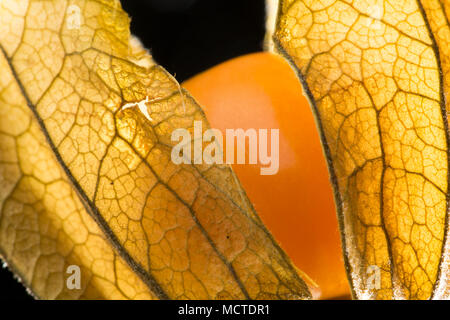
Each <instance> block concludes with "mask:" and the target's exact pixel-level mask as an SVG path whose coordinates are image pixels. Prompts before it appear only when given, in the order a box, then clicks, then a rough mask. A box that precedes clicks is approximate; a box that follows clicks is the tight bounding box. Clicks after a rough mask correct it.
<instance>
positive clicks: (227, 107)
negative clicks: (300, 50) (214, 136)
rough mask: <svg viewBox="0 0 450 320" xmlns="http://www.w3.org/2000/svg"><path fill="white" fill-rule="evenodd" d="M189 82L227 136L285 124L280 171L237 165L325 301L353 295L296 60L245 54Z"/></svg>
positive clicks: (280, 238)
mask: <svg viewBox="0 0 450 320" xmlns="http://www.w3.org/2000/svg"><path fill="white" fill-rule="evenodd" d="M182 86H183V87H184V88H186V89H187V90H188V91H189V92H190V93H191V94H192V95H193V96H194V97H195V99H196V100H197V101H198V102H199V104H200V105H201V106H202V107H203V109H204V111H205V113H206V116H207V118H208V120H209V122H210V124H211V126H212V127H213V128H217V129H219V130H221V131H222V132H223V133H224V136H225V130H226V129H237V128H242V129H244V130H247V129H249V128H255V129H257V130H258V129H280V142H279V143H280V144H279V146H280V151H279V152H280V157H279V158H280V160H279V166H280V167H279V171H278V173H277V174H276V175H272V176H262V175H260V166H259V165H233V169H234V170H235V172H236V174H237V176H238V178H239V180H240V181H241V183H242V185H243V187H244V189H245V190H246V192H247V195H248V197H249V198H250V201H251V202H252V203H253V205H254V207H255V209H256V211H257V212H258V213H259V215H260V217H261V218H262V220H263V222H264V223H265V224H266V226H267V227H268V229H269V230H270V232H271V233H272V235H273V236H274V238H275V239H276V240H277V241H278V243H279V244H280V246H281V247H282V248H283V249H284V250H285V251H286V252H287V254H288V255H289V256H290V258H291V259H292V261H293V262H294V264H295V265H296V266H297V267H298V268H299V269H300V270H302V271H303V272H305V273H306V274H307V275H308V276H309V277H311V278H312V280H314V281H315V282H316V283H317V284H318V285H319V288H320V291H321V296H320V298H322V299H332V298H342V297H348V296H349V295H350V289H349V285H348V281H347V276H346V273H345V268H344V261H343V257H342V250H341V245H340V233H339V229H338V224H337V217H336V211H335V205H334V200H333V192H332V187H331V184H330V182H329V175H328V170H327V166H326V160H325V157H324V155H323V151H322V147H321V144H320V139H319V133H318V130H317V127H316V124H315V120H314V117H313V114H312V111H311V108H310V106H309V102H308V100H307V99H306V98H305V97H304V95H303V93H302V92H303V91H302V86H301V84H300V82H299V80H298V78H297V76H296V75H295V72H294V71H293V70H292V68H291V67H290V66H289V64H288V63H287V62H285V60H284V59H282V58H281V57H278V56H276V55H274V54H271V53H257V54H251V55H246V56H242V57H239V58H236V59H233V60H230V61H228V62H225V63H223V64H220V65H219V66H216V67H214V68H212V69H210V70H208V71H206V72H204V73H201V74H199V75H197V76H195V77H194V78H192V79H190V80H188V81H186V82H185V83H184V84H183V85H182ZM268 136H269V137H270V134H269V135H268ZM269 150H270V149H269Z"/></svg>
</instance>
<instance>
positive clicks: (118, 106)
mask: <svg viewBox="0 0 450 320" xmlns="http://www.w3.org/2000/svg"><path fill="white" fill-rule="evenodd" d="M71 5H76V6H77V7H78V8H80V11H81V13H82V16H81V24H80V27H79V28H75V29H73V28H69V27H68V21H69V20H68V17H67V14H68V8H69V6H71ZM0 17H1V18H2V23H1V24H0V25H1V28H2V30H1V31H7V32H6V33H2V34H6V35H7V36H2V38H0V44H1V47H2V51H3V53H4V55H3V57H2V59H3V63H2V68H1V70H2V72H3V73H8V74H9V80H4V79H2V80H3V81H6V82H5V83H4V85H3V86H2V87H1V88H7V87H11V88H14V89H12V90H13V93H11V94H14V95H15V96H13V97H11V96H9V97H7V98H6V96H4V95H2V96H1V97H2V98H3V100H7V101H14V103H15V104H17V106H18V107H20V108H21V110H22V109H23V111H22V112H23V113H24V115H25V117H26V119H28V120H27V121H28V123H30V126H31V125H32V126H34V127H35V129H34V131H33V138H34V139H36V140H37V141H38V142H39V145H40V146H41V148H42V149H43V150H45V152H42V155H41V156H40V157H43V158H42V160H40V161H36V160H34V159H33V157H27V158H26V159H25V160H24V161H27V162H26V163H27V169H28V170H29V172H28V173H27V174H28V175H30V176H31V178H33V179H35V180H39V181H40V183H41V188H43V189H44V190H47V192H44V191H42V193H39V194H37V195H36V200H35V201H36V202H39V201H41V202H44V204H43V205H42V206H38V205H35V206H36V208H35V207H34V206H33V207H32V209H34V211H33V210H31V209H30V210H31V212H32V213H33V214H34V215H35V216H36V217H40V216H41V215H42V214H41V213H40V212H41V211H42V212H46V215H48V216H50V217H53V215H60V216H61V217H60V218H59V219H60V220H61V223H62V224H63V225H65V224H64V223H65V218H64V217H65V216H66V215H67V213H66V214H64V215H63V212H62V211H59V210H56V209H55V210H53V211H52V210H51V209H52V208H53V207H51V206H49V207H48V206H47V203H46V202H45V201H44V200H43V199H42V197H44V196H48V197H53V198H55V197H57V196H58V195H59V193H58V191H59V189H58V188H56V189H55V188H53V189H52V191H50V190H49V189H48V188H49V184H50V183H51V182H53V181H54V180H51V178H50V177H47V175H50V173H52V172H54V174H56V172H58V176H57V178H54V179H56V181H61V184H64V185H65V186H66V187H67V186H69V185H71V186H72V187H71V188H69V191H70V192H69V191H68V192H69V194H68V195H66V197H68V198H70V201H71V203H74V204H76V205H77V206H76V208H77V209H78V211H77V212H79V213H78V216H82V219H81V220H80V221H79V222H78V223H75V222H73V223H72V229H70V228H68V229H67V230H66V229H61V228H60V229H57V228H56V227H55V228H56V230H57V232H58V234H59V235H60V236H61V237H64V236H66V237H74V238H76V240H77V241H78V242H79V243H80V246H82V247H83V248H84V249H85V250H88V251H89V252H90V254H91V255H92V259H94V260H102V261H103V254H104V253H103V251H107V250H110V251H111V250H112V248H113V249H114V250H113V251H111V254H114V252H117V255H118V256H116V255H114V259H115V261H119V260H120V262H121V263H122V264H123V263H124V262H126V264H127V266H125V265H121V268H122V269H119V268H118V267H116V265H119V263H118V262H116V263H115V264H114V268H112V267H111V266H110V265H106V264H105V265H104V266H103V267H102V268H100V270H98V269H97V268H96V269H95V272H94V270H92V269H89V271H90V272H92V273H93V277H94V276H97V273H100V272H101V274H102V275H103V273H107V274H108V275H110V276H111V277H112V279H113V280H114V281H110V283H111V286H114V287H115V288H116V289H117V287H118V286H117V285H116V284H117V282H118V281H119V280H118V279H119V278H120V279H123V278H125V279H128V278H130V279H131V280H130V282H129V283H128V286H127V290H128V291H125V289H124V288H122V287H124V285H123V286H122V287H121V288H120V292H125V293H126V294H125V295H124V297H128V298H134V297H141V296H139V294H141V291H140V288H141V286H142V285H145V286H146V287H147V291H144V292H145V293H146V294H147V295H148V296H149V297H155V298H161V299H166V298H170V299H230V298H233V299H302V298H309V297H310V295H309V292H308V289H307V287H306V285H305V283H304V282H303V280H302V279H301V278H300V277H299V276H298V274H297V271H296V270H295V268H294V267H293V265H292V263H291V262H290V260H289V258H288V257H287V256H286V254H285V253H284V252H283V251H282V250H281V249H280V248H279V247H278V245H277V244H276V243H275V241H274V240H273V239H272V237H271V236H270V234H269V232H268V231H267V230H266V229H265V227H264V226H263V225H262V224H261V221H260V220H259V218H258V216H257V215H256V213H255V212H254V210H253V208H252V206H251V204H250V203H249V201H248V199H247V198H246V196H245V193H244V191H243V190H242V189H241V187H240V185H239V183H238V182H237V180H236V178H235V176H234V174H233V172H232V171H231V169H230V168H229V167H228V166H210V165H196V166H193V165H181V166H177V165H175V164H173V163H172V162H171V160H170V154H171V150H172V146H173V145H174V142H172V141H171V133H172V131H173V130H175V129H178V128H186V129H188V130H190V131H192V130H193V123H194V121H202V122H203V129H204V130H206V129H207V128H208V124H207V122H206V119H205V117H204V114H203V112H202V111H201V109H200V108H199V107H198V105H197V104H196V103H195V102H194V101H193V100H192V98H190V97H189V96H188V94H187V93H185V92H182V91H181V90H180V89H179V85H178V84H177V83H176V81H175V80H174V79H173V78H172V77H171V76H170V75H169V74H168V73H167V72H166V71H165V70H163V69H162V68H161V67H159V66H157V65H155V64H154V63H153V61H152V60H151V57H150V56H149V55H148V54H147V53H146V52H145V51H144V50H143V49H142V48H141V47H140V46H139V44H138V43H137V42H136V40H134V39H131V40H130V35H129V18H128V16H127V15H126V14H125V13H124V12H123V11H122V10H121V8H120V3H119V2H118V1H94V0H86V1H31V0H30V1H2V2H1V4H0ZM147 97H148V98H149V99H150V101H152V102H151V103H150V104H148V105H147V106H148V111H149V113H150V115H151V118H152V120H151V121H149V120H148V119H147V118H146V117H145V116H144V115H143V114H141V113H140V111H139V109H138V108H130V109H124V110H122V107H123V106H124V105H125V104H126V103H129V102H139V101H142V100H144V99H146V98H147ZM13 98H17V99H13ZM2 105H5V107H2V108H3V109H5V108H6V106H7V102H4V103H3V104H2ZM31 114H32V115H33V116H31ZM12 120H13V121H14V123H15V122H22V121H23V122H25V120H22V118H19V117H18V116H16V117H14V118H13V119H12ZM5 125H6V127H8V126H9V127H8V128H9V129H11V125H10V124H5ZM27 130H28V129H24V131H23V132H20V133H18V134H17V135H11V136H10V137H11V144H12V146H11V150H14V149H17V146H18V144H19V142H18V141H17V139H18V136H19V135H22V134H24V132H27ZM14 145H15V147H14ZM6 147H7V144H6V143H5V144H3V143H2V148H6ZM25 147H27V145H25V146H24V148H25ZM30 153H31V154H33V153H32V152H30ZM13 155H15V154H14V153H13V152H12V151H11V157H12V158H10V157H6V156H5V159H2V161H4V163H3V162H1V166H2V168H3V166H6V165H10V166H12V167H13V169H14V170H15V171H14V170H13V169H11V170H12V171H11V172H16V174H17V177H16V178H13V177H12V176H11V173H8V174H6V172H7V170H9V169H7V168H6V167H5V169H2V170H3V171H2V172H4V173H5V174H2V177H7V176H8V177H9V179H11V183H9V184H8V185H7V186H5V188H4V190H5V191H4V192H3V191H2V192H1V194H2V197H5V198H4V199H3V198H2V200H3V202H2V204H3V207H5V205H6V203H8V201H10V200H11V197H12V196H14V197H15V199H18V200H16V201H20V197H17V196H16V195H14V191H13V188H14V185H15V184H17V181H18V180H19V179H21V178H20V177H21V176H23V175H24V170H25V169H22V168H21V166H20V165H21V164H20V160H16V162H14V161H13V159H15V158H14V157H13ZM47 156H48V157H49V159H47ZM16 157H17V156H16ZM9 162H12V163H11V164H9ZM19 164H20V165H19ZM38 173H39V174H41V175H43V177H38V176H37V175H38ZM51 177H53V176H51ZM29 188H31V187H29ZM33 188H38V187H34V186H33ZM9 189H11V190H12V191H10V190H9ZM2 190H3V188H2ZM33 190H34V189H33ZM61 190H63V188H62V187H61ZM10 193H11V195H8V194H10ZM54 193H56V194H54ZM75 194H76V195H77V197H75ZM55 201H56V200H55ZM19 203H20V202H19ZM33 203H34V202H33ZM80 203H82V205H83V207H81V206H80ZM38 208H39V210H38ZM65 209H66V208H65ZM73 210H74V209H73ZM54 211H55V212H54ZM63 211H64V210H63ZM14 213H15V216H16V217H19V218H23V217H22V215H23V212H22V211H21V210H18V209H17V208H16V211H14ZM1 218H2V221H5V222H4V225H5V227H3V224H2V228H6V229H8V231H5V232H4V233H2V234H1V235H0V236H1V237H2V238H0V239H1V242H0V244H1V245H0V246H1V247H2V248H4V246H3V243H10V244H11V246H14V245H16V246H17V243H18V242H17V228H16V226H15V225H11V221H10V220H9V219H8V218H7V216H6V215H4V214H2V216H1ZM55 219H56V218H55ZM87 220H88V221H90V223H91V224H92V220H94V221H95V222H96V224H94V225H95V226H96V228H98V230H97V229H96V230H95V231H96V232H97V234H98V237H99V239H101V241H102V247H100V246H99V247H98V248H97V247H94V248H91V247H90V246H87V243H86V242H85V240H84V239H85V238H83V237H82V235H83V233H81V232H80V231H78V230H77V229H78V228H81V229H83V227H84V225H83V224H84V223H85V222H84V221H87ZM0 230H3V229H0ZM100 230H101V231H100ZM55 232H56V231H55ZM25 236H27V235H23V237H25ZM34 236H35V237H36V242H38V243H41V247H42V246H44V247H45V244H43V242H44V240H43V239H44V238H45V235H44V233H42V232H40V231H39V230H36V231H35V234H34ZM23 237H22V238H23ZM3 238H4V239H3ZM99 241H100V240H99ZM53 243H54V245H55V246H56V249H55V250H54V252H53V255H54V256H56V257H57V258H58V259H59V260H60V261H61V262H60V263H62V264H67V263H68V262H67V261H66V255H64V253H65V252H66V251H64V250H68V248H66V247H68V244H66V243H65V241H64V240H62V241H61V242H59V238H56V239H54V240H53ZM24 245H28V244H24ZM61 246H62V247H63V248H61V250H62V251H61V252H60V251H58V249H59V248H60V247H61ZM84 246H86V247H84ZM40 250H43V249H42V248H41V249H38V248H35V249H34V248H27V250H26V249H22V251H26V252H30V253H33V254H34V255H35V256H36V257H37V258H38V259H42V260H44V263H46V264H47V265H50V264H51V261H49V260H48V259H46V258H45V255H44V254H43V253H41V251H40ZM3 251H4V256H5V258H6V259H7V260H8V261H11V264H14V266H15V269H17V272H18V273H19V274H21V275H22V278H23V279H24V281H25V282H26V283H27V284H28V286H29V287H30V288H31V289H32V290H33V291H34V292H36V294H37V295H38V296H40V297H44V298H56V297H61V292H62V291H63V290H64V288H61V286H59V287H57V286H55V284H54V283H56V282H58V283H60V282H61V281H60V280H61V278H62V277H63V275H62V273H61V270H62V268H59V269H58V270H57V271H55V272H54V274H53V273H50V274H42V275H40V278H39V280H38V281H37V284H34V283H33V281H32V279H34V277H36V272H34V268H32V267H30V266H28V265H27V261H24V260H23V259H22V260H20V261H19V260H16V258H15V250H14V249H9V250H6V249H3ZM110 251H108V252H110ZM79 260H80V261H81V262H83V263H87V261H84V256H80V257H79ZM81 262H80V263H81ZM90 267H92V265H88V266H86V268H90ZM124 269H126V270H127V271H126V272H128V273H131V274H132V275H133V276H134V277H137V278H136V280H133V279H134V278H133V277H131V276H130V277H128V276H126V277H125V276H124V275H125V274H126V273H125V271H123V270H124ZM24 270H27V271H28V273H27V274H25V271H24ZM52 277H54V278H55V280H53V278H52ZM108 279H110V278H108ZM135 282H138V285H137V284H135ZM42 283H45V284H46V286H47V287H51V288H47V289H46V290H47V291H42V290H40V287H39V286H40V285H42ZM53 286H55V287H53ZM98 290H99V291H100V294H105V295H106V293H105V292H104V291H105V290H106V289H105V288H103V287H102V288H101V289H98ZM130 293H131V294H130ZM87 297H88V298H90V297H91V296H90V295H88V296H87Z"/></svg>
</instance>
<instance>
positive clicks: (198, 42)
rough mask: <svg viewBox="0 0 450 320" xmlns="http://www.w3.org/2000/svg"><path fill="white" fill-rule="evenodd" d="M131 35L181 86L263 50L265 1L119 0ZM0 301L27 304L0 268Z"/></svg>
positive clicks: (22, 292) (19, 288) (20, 290)
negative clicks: (125, 14)
mask: <svg viewBox="0 0 450 320" xmlns="http://www.w3.org/2000/svg"><path fill="white" fill-rule="evenodd" d="M122 6H123V8H124V9H125V11H127V12H128V14H129V15H130V16H131V17H132V22H131V31H132V33H133V34H135V35H137V36H138V37H139V38H140V39H141V41H142V42H143V43H144V45H145V47H147V48H149V49H150V50H151V52H152V55H153V58H154V59H155V60H156V61H157V62H158V63H159V64H161V65H162V66H164V67H165V68H166V69H167V70H168V71H169V72H171V73H172V74H174V75H175V76H176V78H177V79H178V81H180V82H182V81H184V80H186V79H188V78H189V77H191V76H193V75H195V74H197V73H199V72H201V71H204V70H206V69H208V68H210V67H212V66H214V65H217V64H219V63H221V62H223V61H226V60H228V59H230V58H234V57H237V56H240V55H243V54H246V53H251V52H257V51H261V50H262V45H263V39H264V23H265V22H264V21H265V10H264V0H122ZM0 299H31V297H30V296H29V295H28V294H27V293H26V292H25V289H24V288H23V286H22V285H21V284H20V283H18V282H17V281H16V280H15V279H14V277H13V275H12V274H11V273H10V272H9V271H8V270H7V269H4V268H1V267H0Z"/></svg>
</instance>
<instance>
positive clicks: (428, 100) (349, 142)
mask: <svg viewBox="0 0 450 320" xmlns="http://www.w3.org/2000/svg"><path fill="white" fill-rule="evenodd" d="M424 2H426V3H428V1H424ZM430 3H431V2H430ZM430 25H431V26H432V24H430V22H429V17H428V15H427V14H426V12H425V11H424V10H423V8H422V6H421V4H420V3H418V2H416V1H415V0H404V1H339V0H338V1H335V0H329V1H307V0H305V1H300V0H281V1H279V16H278V20H277V22H276V28H275V29H276V31H275V34H274V37H273V38H274V42H275V47H276V49H277V50H278V51H279V52H280V53H281V54H283V55H284V56H285V57H287V58H288V59H290V60H291V62H292V64H293V65H294V66H295V67H296V69H297V70H298V74H299V77H300V79H301V81H302V82H303V85H304V88H305V90H306V92H307V94H308V95H309V97H310V98H311V101H312V105H313V109H314V112H315V113H316V115H317V117H318V119H319V126H320V130H321V134H322V140H323V143H324V146H325V151H326V155H327V157H328V160H329V166H330V172H331V175H332V180H333V184H334V187H335V194H336V201H337V203H338V217H339V220H340V225H341V230H342V240H343V246H344V251H345V252H344V255H345V258H346V264H347V269H348V273H349V277H350V280H351V283H352V287H353V293H354V296H355V297H356V298H361V299H367V298H376V299H402V298H406V299H429V298H432V297H433V296H434V295H435V296H436V297H438V296H439V297H444V296H445V294H442V289H437V288H438V287H439V288H440V284H439V281H440V282H441V283H442V281H444V282H446V280H443V277H440V276H441V275H442V274H443V272H442V270H444V269H445V268H446V267H445V264H444V263H442V262H443V260H444V258H443V257H444V256H445V255H443V254H442V253H443V251H444V245H445V239H446V233H447V230H448V228H447V211H448V207H447V203H448V202H447V197H448V196H447V192H448V126H447V117H446V113H445V99H446V97H445V92H446V91H444V90H445V89H446V88H447V87H446V86H445V84H444V77H443V76H444V75H443V72H442V70H443V68H442V66H441V61H440V56H441V55H440V48H439V46H438V45H437V42H436V39H435V35H434V34H435V33H436V32H437V31H436V30H432V29H433V28H430ZM447 41H448V38H447ZM441 45H442V49H443V50H444V52H445V51H446V50H448V45H447V44H442V43H441ZM444 46H447V47H444ZM444 273H445V272H444ZM438 291H439V293H438Z"/></svg>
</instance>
